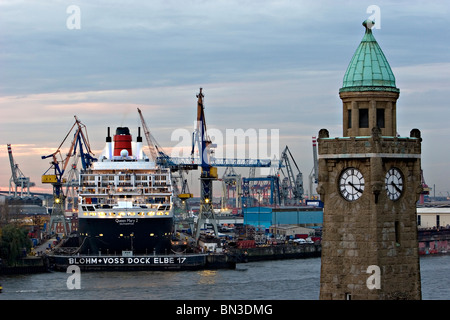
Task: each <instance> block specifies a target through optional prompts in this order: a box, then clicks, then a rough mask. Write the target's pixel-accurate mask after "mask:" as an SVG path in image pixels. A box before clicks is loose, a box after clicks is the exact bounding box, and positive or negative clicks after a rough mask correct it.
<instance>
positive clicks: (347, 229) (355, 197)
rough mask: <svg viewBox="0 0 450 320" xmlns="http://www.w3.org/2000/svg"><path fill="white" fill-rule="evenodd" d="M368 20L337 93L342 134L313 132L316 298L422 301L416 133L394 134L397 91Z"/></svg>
mask: <svg viewBox="0 0 450 320" xmlns="http://www.w3.org/2000/svg"><path fill="white" fill-rule="evenodd" d="M373 24H374V23H373V22H372V21H364V22H363V26H364V27H365V34H364V37H363V39H362V41H361V43H360V45H359V46H358V48H357V50H356V52H355V54H354V56H353V58H352V60H351V61H350V64H349V66H348V68H347V71H346V73H345V75H344V81H343V86H342V88H341V89H340V90H339V96H340V98H341V100H342V103H343V113H342V114H343V136H342V137H337V138H331V137H330V136H329V133H328V131H327V130H326V129H322V130H320V132H319V139H318V154H319V184H318V188H317V191H318V193H319V194H320V196H321V200H322V201H323V202H324V212H323V213H324V229H323V238H322V261H321V277H320V299H342V300H343V299H421V285H420V266H419V255H418V242H417V220H416V202H417V200H418V198H419V195H420V192H421V190H422V189H421V188H422V187H421V174H420V171H421V162H420V157H421V141H422V139H421V136H420V131H419V130H418V129H412V130H411V132H410V134H409V136H398V135H397V127H396V102H397V99H398V97H399V93H400V90H399V89H398V88H397V87H396V85H395V77H394V74H393V73H392V70H391V68H390V66H389V63H388V62H387V60H386V57H385V56H384V54H383V52H382V50H381V48H380V47H379V45H378V43H377V41H376V40H375V38H374V36H373V34H372V30H371V28H370V27H371V26H372V25H373Z"/></svg>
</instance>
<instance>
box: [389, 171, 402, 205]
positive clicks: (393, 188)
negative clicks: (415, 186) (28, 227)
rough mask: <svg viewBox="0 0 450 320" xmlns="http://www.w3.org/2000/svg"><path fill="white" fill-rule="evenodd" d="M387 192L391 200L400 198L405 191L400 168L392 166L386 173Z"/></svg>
mask: <svg viewBox="0 0 450 320" xmlns="http://www.w3.org/2000/svg"><path fill="white" fill-rule="evenodd" d="M385 182H386V192H387V195H388V197H389V199H391V200H397V199H398V198H400V196H401V195H402V192H403V176H402V173H401V172H400V170H399V169H397V168H391V169H389V171H388V172H387V173H386V179H385Z"/></svg>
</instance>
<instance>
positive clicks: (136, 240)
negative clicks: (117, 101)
mask: <svg viewBox="0 0 450 320" xmlns="http://www.w3.org/2000/svg"><path fill="white" fill-rule="evenodd" d="M172 196H173V188H172V184H171V174H170V169H168V168H163V167H159V166H157V165H156V164H155V162H154V161H153V160H152V159H149V158H148V156H146V155H145V153H144V152H143V148H142V137H141V134H140V128H138V136H137V138H136V141H132V135H131V134H130V130H129V128H128V127H118V128H117V129H116V132H115V135H114V137H113V138H111V135H110V128H108V132H107V137H106V147H105V149H104V151H103V153H102V155H101V156H100V157H99V159H98V160H97V161H95V162H93V163H92V165H91V166H90V167H89V168H87V169H86V170H83V171H81V172H80V182H79V187H78V197H79V201H78V233H79V237H80V252H81V253H83V254H100V255H101V254H117V255H120V254H121V255H125V254H131V255H133V254H165V253H170V243H171V237H172V233H173V210H172V201H173V199H172Z"/></svg>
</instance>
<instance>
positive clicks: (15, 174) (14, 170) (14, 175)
mask: <svg viewBox="0 0 450 320" xmlns="http://www.w3.org/2000/svg"><path fill="white" fill-rule="evenodd" d="M7 146H8V155H9V163H10V165H11V171H12V179H13V181H14V183H15V184H17V183H18V179H17V172H16V165H15V164H14V158H13V154H12V149H11V144H8V145H7Z"/></svg>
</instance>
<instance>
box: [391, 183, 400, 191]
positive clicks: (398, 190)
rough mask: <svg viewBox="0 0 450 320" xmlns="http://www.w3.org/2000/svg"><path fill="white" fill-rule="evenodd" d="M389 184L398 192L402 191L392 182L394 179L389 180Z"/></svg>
mask: <svg viewBox="0 0 450 320" xmlns="http://www.w3.org/2000/svg"><path fill="white" fill-rule="evenodd" d="M391 185H392V186H393V187H394V188H395V189H396V190H397V191H398V192H402V190H401V189H400V188H399V187H397V185H396V184H395V183H394V181H391Z"/></svg>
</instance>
